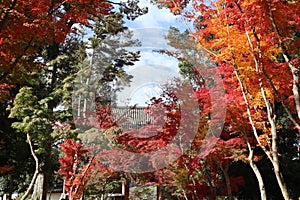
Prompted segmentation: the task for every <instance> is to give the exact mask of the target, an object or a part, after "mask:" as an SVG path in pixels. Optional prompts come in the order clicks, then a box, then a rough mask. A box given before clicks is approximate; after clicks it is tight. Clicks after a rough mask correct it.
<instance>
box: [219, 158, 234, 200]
mask: <svg viewBox="0 0 300 200" xmlns="http://www.w3.org/2000/svg"><path fill="white" fill-rule="evenodd" d="M221 168H222V167H221ZM228 168H229V163H227V164H226V166H225V168H224V169H223V168H222V171H223V174H224V177H225V182H226V187H227V195H228V198H229V200H233V198H232V191H231V185H230V177H229V174H228Z"/></svg>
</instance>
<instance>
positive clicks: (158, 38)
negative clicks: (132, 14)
mask: <svg viewBox="0 0 300 200" xmlns="http://www.w3.org/2000/svg"><path fill="white" fill-rule="evenodd" d="M139 6H140V7H145V6H147V7H148V13H147V14H145V15H143V16H140V17H138V18H137V19H135V20H134V21H129V20H126V26H127V27H129V28H130V29H131V30H132V31H133V32H134V38H136V39H139V40H140V41H141V42H142V47H140V48H138V49H137V50H140V51H141V59H140V61H138V62H136V63H135V66H133V67H130V68H129V69H128V73H129V74H131V75H133V76H134V78H133V79H132V83H131V86H130V87H125V89H124V90H123V91H122V92H120V93H118V94H117V96H118V100H119V101H118V103H119V105H126V104H130V105H134V104H136V103H137V104H138V105H140V106H144V105H145V102H147V101H148V100H149V99H150V98H151V97H153V96H158V95H159V93H160V86H161V85H162V84H164V83H166V82H168V81H170V80H171V79H173V78H174V77H178V76H179V74H178V68H177V64H178V62H177V60H176V59H174V58H171V57H168V56H166V55H161V54H158V53H155V52H153V50H159V49H169V48H170V47H169V46H168V45H167V40H166V39H165V36H166V34H167V32H168V29H169V27H170V26H174V27H177V28H179V29H180V30H185V29H186V26H185V24H184V23H183V22H182V19H181V18H180V16H174V15H173V14H171V13H170V11H169V10H168V9H166V8H163V9H158V8H157V7H156V6H155V5H153V4H151V3H150V2H149V1H147V0H141V2H140V3H139Z"/></svg>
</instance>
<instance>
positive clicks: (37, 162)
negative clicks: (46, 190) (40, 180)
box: [21, 134, 40, 200]
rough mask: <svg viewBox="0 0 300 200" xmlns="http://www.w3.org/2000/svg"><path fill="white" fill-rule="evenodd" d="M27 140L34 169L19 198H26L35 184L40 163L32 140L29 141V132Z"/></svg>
mask: <svg viewBox="0 0 300 200" xmlns="http://www.w3.org/2000/svg"><path fill="white" fill-rule="evenodd" d="M27 140H28V143H29V147H30V152H31V155H32V157H33V159H34V161H35V171H34V174H33V177H32V179H31V182H30V184H29V187H28V188H27V190H26V192H25V194H24V195H23V196H22V197H21V200H25V199H27V197H28V196H29V194H30V193H31V192H32V190H33V187H34V184H35V181H36V179H37V176H38V174H39V165H40V162H39V159H38V157H37V156H36V154H35V152H34V150H33V146H32V141H31V137H30V135H29V134H27Z"/></svg>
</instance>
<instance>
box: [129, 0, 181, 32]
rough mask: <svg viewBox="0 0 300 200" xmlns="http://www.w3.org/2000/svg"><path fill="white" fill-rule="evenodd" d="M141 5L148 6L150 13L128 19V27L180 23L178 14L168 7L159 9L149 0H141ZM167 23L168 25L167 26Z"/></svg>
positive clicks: (153, 26)
mask: <svg viewBox="0 0 300 200" xmlns="http://www.w3.org/2000/svg"><path fill="white" fill-rule="evenodd" d="M139 6H141V7H148V13H147V14H145V15H143V16H140V17H138V18H137V19H136V20H134V21H126V23H127V26H128V27H132V28H168V27H169V26H170V25H173V26H176V25H178V20H177V19H178V18H179V17H178V16H174V15H173V14H172V13H171V12H170V11H169V10H168V9H166V8H162V9H158V7H157V6H155V5H153V4H151V3H150V2H149V1H147V0H141V1H140V3H139ZM166 25H167V27H166Z"/></svg>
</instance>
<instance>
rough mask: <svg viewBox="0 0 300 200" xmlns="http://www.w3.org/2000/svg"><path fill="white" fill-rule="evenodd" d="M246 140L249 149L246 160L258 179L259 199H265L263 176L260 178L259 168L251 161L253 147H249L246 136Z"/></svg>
mask: <svg viewBox="0 0 300 200" xmlns="http://www.w3.org/2000/svg"><path fill="white" fill-rule="evenodd" d="M246 137H247V136H246ZM246 140H247V146H248V149H249V157H248V160H249V164H250V167H251V169H252V170H253V172H254V174H255V177H256V179H257V181H258V186H259V191H260V199H261V200H267V193H266V188H265V184H264V181H263V178H262V176H261V173H260V171H259V169H258V168H257V166H256V164H255V163H254V162H253V153H254V152H253V149H252V148H251V145H250V143H249V141H248V138H246Z"/></svg>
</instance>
